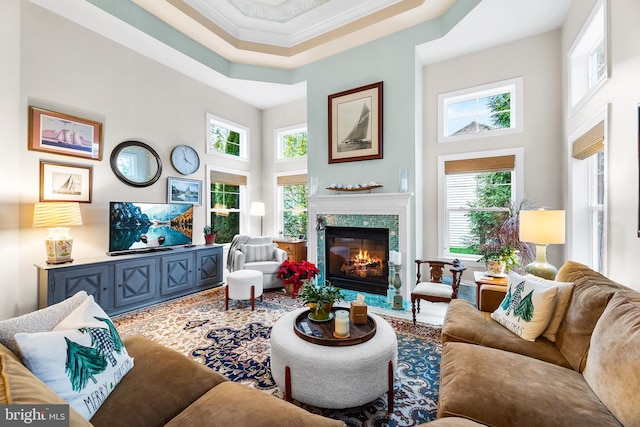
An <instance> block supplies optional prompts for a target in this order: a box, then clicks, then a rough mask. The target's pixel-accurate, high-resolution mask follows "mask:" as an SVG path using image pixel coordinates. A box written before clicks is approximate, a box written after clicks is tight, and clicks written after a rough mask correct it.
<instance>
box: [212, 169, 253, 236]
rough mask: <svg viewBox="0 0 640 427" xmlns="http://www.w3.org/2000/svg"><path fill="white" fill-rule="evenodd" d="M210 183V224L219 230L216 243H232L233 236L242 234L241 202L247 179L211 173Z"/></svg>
mask: <svg viewBox="0 0 640 427" xmlns="http://www.w3.org/2000/svg"><path fill="white" fill-rule="evenodd" d="M210 183H211V197H210V204H209V224H211V225H212V226H213V227H214V228H215V229H216V230H217V234H216V242H218V243H230V242H231V240H233V236H235V235H236V234H240V219H241V214H242V211H241V206H242V203H241V200H242V192H244V188H245V187H246V185H247V177H246V176H245V175H236V174H233V173H226V172H220V171H211V172H210Z"/></svg>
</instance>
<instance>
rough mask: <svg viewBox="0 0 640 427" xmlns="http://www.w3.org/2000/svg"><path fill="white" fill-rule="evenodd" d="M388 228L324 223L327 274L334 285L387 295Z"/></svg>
mask: <svg viewBox="0 0 640 427" xmlns="http://www.w3.org/2000/svg"><path fill="white" fill-rule="evenodd" d="M388 254H389V229H387V228H360V227H326V228H325V260H326V271H325V274H326V278H327V280H329V281H330V282H331V283H332V284H333V285H335V286H338V287H341V288H345V289H352V290H355V291H363V292H369V293H374V294H380V295H386V292H387V287H388V277H389V270H388Z"/></svg>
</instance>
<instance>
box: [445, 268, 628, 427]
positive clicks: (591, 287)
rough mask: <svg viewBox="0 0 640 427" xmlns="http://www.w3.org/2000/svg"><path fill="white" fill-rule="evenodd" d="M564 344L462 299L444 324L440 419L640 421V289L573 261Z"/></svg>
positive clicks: (522, 424) (549, 426) (566, 272)
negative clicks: (516, 330) (515, 327)
mask: <svg viewBox="0 0 640 427" xmlns="http://www.w3.org/2000/svg"><path fill="white" fill-rule="evenodd" d="M556 280H557V281H560V282H573V283H574V288H573V293H572V295H571V299H570V301H569V305H568V307H567V311H566V314H565V316H564V318H563V320H562V323H561V324H560V327H559V329H558V333H557V337H556V341H555V342H552V341H549V340H548V339H546V338H544V337H542V336H541V337H539V338H538V339H536V340H535V341H533V342H531V341H524V340H522V339H521V338H519V337H518V336H516V335H515V334H513V333H511V332H510V331H509V330H507V329H506V328H504V327H502V326H501V325H500V324H498V323H497V322H495V321H493V320H492V319H491V318H490V317H489V313H486V312H481V311H479V310H477V309H476V308H475V307H474V306H473V305H471V304H470V303H468V302H466V301H463V300H454V301H452V302H451V304H450V305H449V310H448V311H447V314H446V316H445V320H444V325H443V330H442V342H443V351H442V360H441V368H440V392H439V402H438V418H443V417H453V416H457V417H464V418H467V419H469V420H473V421H476V422H479V423H482V424H485V425H489V426H518V427H527V426H531V427H534V426H535V427H537V426H545V427H553V426H587V425H592V426H596V425H597V426H621V425H625V426H640V293H639V292H637V291H634V290H632V289H630V288H628V287H625V286H623V285H620V284H618V283H616V282H613V281H612V280H609V279H608V278H606V277H604V276H602V275H601V274H599V273H597V272H595V271H593V270H591V269H590V268H588V267H586V266H584V265H582V264H579V263H576V262H571V261H570V262H567V263H566V264H565V265H564V266H563V267H562V268H561V269H560V271H559V272H558V277H557V278H556Z"/></svg>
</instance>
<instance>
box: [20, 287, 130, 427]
mask: <svg viewBox="0 0 640 427" xmlns="http://www.w3.org/2000/svg"><path fill="white" fill-rule="evenodd" d="M15 338H16V341H17V342H18V345H19V346H20V351H21V352H22V355H23V358H24V362H25V365H26V366H27V368H29V370H30V371H31V372H33V373H34V374H35V375H36V376H37V377H38V378H40V380H42V382H44V383H45V384H46V385H47V386H49V388H51V389H52V390H53V391H54V392H55V393H56V394H57V395H58V396H60V397H61V398H63V399H64V400H66V401H67V402H68V403H69V405H71V407H72V408H74V409H75V410H76V411H78V412H79V413H80V414H81V415H82V416H83V417H85V418H86V419H87V420H89V419H91V417H92V416H93V414H95V412H96V411H97V410H98V408H99V407H100V405H102V403H103V402H104V401H105V399H106V398H107V396H108V395H109V394H110V393H111V392H112V391H113V389H114V388H115V386H116V384H118V383H119V382H120V380H121V379H122V378H123V377H124V376H125V374H126V373H127V372H129V370H130V369H131V368H132V367H133V359H132V358H131V357H129V355H128V354H127V350H126V349H125V348H124V344H123V343H122V340H121V339H120V335H119V334H118V332H117V331H116V328H115V326H114V325H113V323H112V322H111V320H110V319H109V317H108V316H107V315H106V314H105V312H104V311H103V310H102V308H100V306H99V305H98V304H96V302H95V301H94V300H93V296H89V297H88V298H87V299H86V300H85V301H84V302H83V303H82V304H81V305H80V306H79V307H78V308H76V309H75V310H74V311H72V312H71V313H70V314H69V316H67V317H66V318H65V319H64V320H62V322H60V323H59V324H58V325H57V326H56V327H55V328H54V330H53V331H50V332H36V333H19V334H16V336H15Z"/></svg>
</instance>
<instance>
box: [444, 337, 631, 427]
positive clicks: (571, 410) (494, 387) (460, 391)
mask: <svg viewBox="0 0 640 427" xmlns="http://www.w3.org/2000/svg"><path fill="white" fill-rule="evenodd" d="M448 416H464V417H466V418H470V419H473V420H475V421H477V422H480V423H483V424H487V425H490V426H505V427H506V426H518V427H539V426H545V427H566V426H599V427H603V426H621V424H620V422H619V421H618V420H617V419H616V418H615V417H614V416H613V415H612V414H611V413H610V412H609V410H608V409H607V408H606V406H605V405H604V404H603V403H602V402H601V401H600V399H598V397H597V396H596V395H595V394H594V393H593V392H592V391H591V389H590V388H589V385H588V384H587V382H586V381H585V380H584V378H583V377H582V375H580V374H579V373H578V372H575V371H574V370H572V369H566V368H563V367H560V366H557V365H553V364H551V363H546V362H543V361H540V360H536V359H532V358H528V357H523V356H521V355H518V354H515V353H511V352H506V351H501V350H497V349H493V348H488V347H482V346H477V345H470V344H464V343H455V342H448V343H446V344H444V346H443V349H442V362H441V365H440V389H439V396H438V417H439V418H440V417H448Z"/></svg>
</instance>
